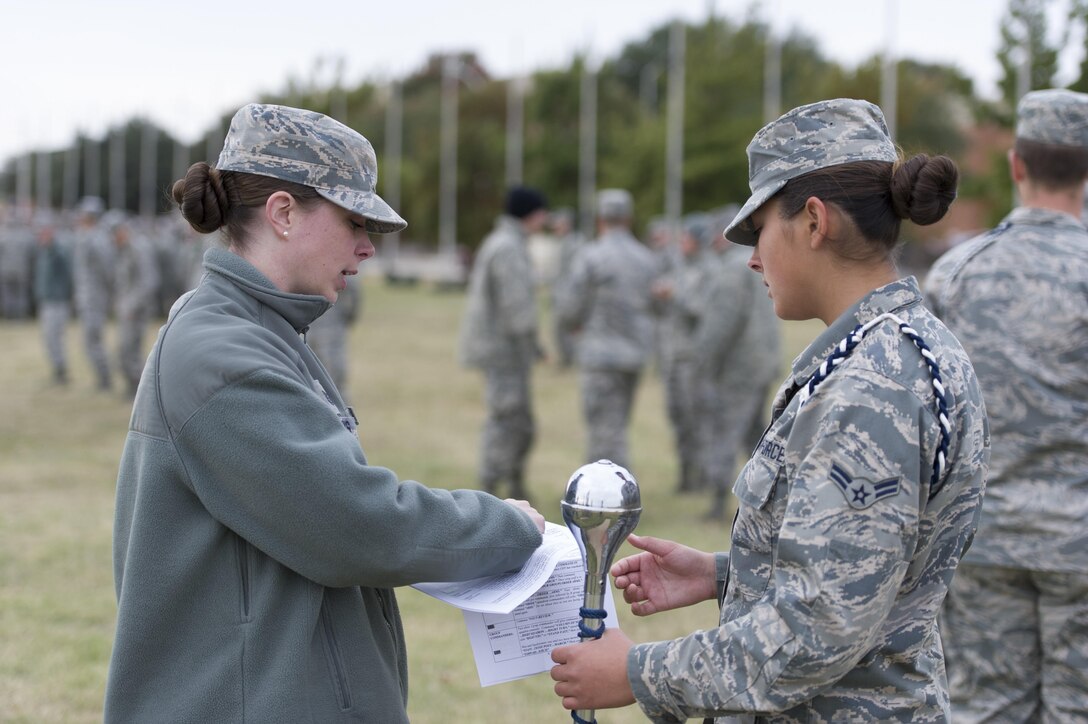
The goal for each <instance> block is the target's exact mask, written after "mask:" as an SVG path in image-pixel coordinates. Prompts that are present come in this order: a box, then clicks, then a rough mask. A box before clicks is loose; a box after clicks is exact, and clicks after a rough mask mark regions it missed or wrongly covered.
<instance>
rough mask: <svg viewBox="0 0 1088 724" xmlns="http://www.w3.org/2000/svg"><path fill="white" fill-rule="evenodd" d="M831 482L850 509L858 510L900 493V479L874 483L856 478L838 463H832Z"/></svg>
mask: <svg viewBox="0 0 1088 724" xmlns="http://www.w3.org/2000/svg"><path fill="white" fill-rule="evenodd" d="M831 480H832V482H834V483H835V485H836V486H837V487H838V489H839V490H840V491H841V492H842V495H843V497H844V498H846V502H847V503H849V504H850V507H851V508H856V509H858V510H861V509H862V508H868V507H869V506H870V505H872V504H873V503H875V502H876V501H878V500H883V499H884V498H890V497H892V496H893V495H897V494H898V493H899V478H888V479H887V480H881V481H880V482H878V483H874V482H873V481H872V480H869V479H867V478H855V477H854V476H853V475H851V474H850V473H849V472H848V471H847V470H846V468H844V467H842V466H841V465H839V464H838V463H831Z"/></svg>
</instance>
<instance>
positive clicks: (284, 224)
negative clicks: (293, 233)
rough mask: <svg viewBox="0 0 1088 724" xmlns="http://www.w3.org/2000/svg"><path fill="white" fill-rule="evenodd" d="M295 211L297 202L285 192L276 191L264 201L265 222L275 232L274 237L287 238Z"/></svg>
mask: <svg viewBox="0 0 1088 724" xmlns="http://www.w3.org/2000/svg"><path fill="white" fill-rule="evenodd" d="M296 211H297V202H296V201H295V197H294V196H292V195H291V194H289V193H287V192H286V191H276V192H275V193H273V194H271V195H270V196H269V197H268V198H267V199H265V202H264V216H265V220H266V221H267V222H268V223H269V225H271V226H272V228H273V229H274V230H275V232H276V236H287V232H288V230H289V229H290V228H291V221H292V219H293V217H294V216H295V214H296Z"/></svg>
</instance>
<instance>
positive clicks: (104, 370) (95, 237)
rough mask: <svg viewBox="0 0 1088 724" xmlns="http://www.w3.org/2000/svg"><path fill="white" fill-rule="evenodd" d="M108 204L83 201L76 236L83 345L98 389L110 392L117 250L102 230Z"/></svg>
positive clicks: (76, 277) (75, 252)
mask: <svg viewBox="0 0 1088 724" xmlns="http://www.w3.org/2000/svg"><path fill="white" fill-rule="evenodd" d="M104 208H105V204H104V203H103V202H102V199H100V198H98V197H97V196H88V197H86V198H84V199H83V200H82V201H80V204H79V209H78V214H79V215H78V217H77V221H76V229H75V233H74V248H73V253H74V255H75V267H74V269H75V287H76V311H77V313H78V314H79V322H80V325H81V326H82V327H83V344H84V347H85V349H86V352H87V357H88V358H90V361H91V366H92V368H93V369H94V372H95V379H96V381H97V385H98V389H100V390H108V389H109V388H110V363H109V357H108V356H107V355H106V346H105V344H104V342H103V339H102V336H103V332H104V331H105V328H106V320H107V319H108V318H109V313H110V301H111V299H112V298H113V280H114V267H113V265H114V257H115V253H114V248H113V244H112V243H111V241H110V239H109V238H107V236H106V234H105V233H103V231H102V230H101V229H100V228H99V227H98V219H99V216H101V214H102V211H103V210H104Z"/></svg>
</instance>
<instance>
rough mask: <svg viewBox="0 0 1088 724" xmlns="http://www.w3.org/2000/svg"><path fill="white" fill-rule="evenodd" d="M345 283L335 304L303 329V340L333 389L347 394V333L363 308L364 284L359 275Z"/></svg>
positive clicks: (348, 278) (347, 396)
mask: <svg viewBox="0 0 1088 724" xmlns="http://www.w3.org/2000/svg"><path fill="white" fill-rule="evenodd" d="M346 281H347V286H346V287H344V291H342V292H340V297H339V298H338V299H337V300H336V304H334V305H333V308H332V309H330V310H329V311H327V312H325V313H324V314H322V315H321V316H320V317H318V318H317V319H315V320H314V321H313V323H312V324H311V325H310V328H309V329H308V330H306V344H308V345H310V349H312V350H313V351H314V354H316V355H317V358H318V359H319V360H321V364H323V365H325V369H326V370H328V372H329V377H332V381H333V382H335V383H336V389H338V390H340V392H341V393H343V395H344V397H345V398H347V399H351V398H350V395H348V392H347V390H348V337H349V336H350V333H351V328H352V326H354V324H355V320H357V319H358V318H359V313H360V310H362V308H363V287H362V284H361V283H360V282H359V277H358V276H351V277H347V278H346Z"/></svg>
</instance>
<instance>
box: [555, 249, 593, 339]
mask: <svg viewBox="0 0 1088 724" xmlns="http://www.w3.org/2000/svg"><path fill="white" fill-rule="evenodd" d="M588 256H589V255H588V254H586V253H585V251H584V250H583V252H582V253H580V254H578V256H576V257H575V258H574V263H573V265H572V268H571V272H570V279H569V281H568V283H567V284H565V285H564V286H563V290H562V293H561V294H559V296H558V297H557V298H556V300H555V305H556V314H557V315H558V316H559V321H560V322H561V323H562V324H563V325H564V326H566V327H569V328H570V329H578V328H580V327H581V326H582V325H583V324H584V323H585V321H586V316H587V315H588V314H589V307H590V302H591V296H590V295H591V293H592V290H593V285H592V283H591V282H592V271H591V266H590V262H589V259H588V258H587V257H588Z"/></svg>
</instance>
